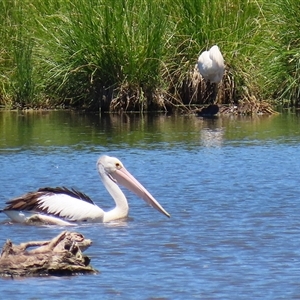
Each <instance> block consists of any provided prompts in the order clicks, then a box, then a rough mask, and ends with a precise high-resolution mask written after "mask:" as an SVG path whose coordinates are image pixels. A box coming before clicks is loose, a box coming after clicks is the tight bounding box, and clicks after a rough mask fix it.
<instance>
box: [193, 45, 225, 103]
mask: <svg viewBox="0 0 300 300" xmlns="http://www.w3.org/2000/svg"><path fill="white" fill-rule="evenodd" d="M224 69H225V67H224V59H223V56H222V53H221V51H220V49H219V47H218V46H217V45H214V46H212V47H211V48H210V49H209V51H204V52H202V53H201V54H200V56H199V58H198V70H199V72H200V74H201V76H202V77H203V78H204V79H205V81H206V86H207V89H208V90H210V93H211V95H210V103H212V104H213V103H214V101H215V99H216V97H217V91H218V84H219V82H220V81H221V80H222V78H223V75H224ZM211 89H212V91H211Z"/></svg>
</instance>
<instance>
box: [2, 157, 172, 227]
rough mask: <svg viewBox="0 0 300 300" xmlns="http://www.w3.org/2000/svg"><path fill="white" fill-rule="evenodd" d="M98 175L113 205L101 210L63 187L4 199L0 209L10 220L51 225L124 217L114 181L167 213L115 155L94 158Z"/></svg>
mask: <svg viewBox="0 0 300 300" xmlns="http://www.w3.org/2000/svg"><path fill="white" fill-rule="evenodd" d="M97 169H98V172H99V175H100V178H101V180H102V182H103V184H104V186H105V188H106V189H107V191H108V192H109V193H110V195H111V196H112V197H113V199H114V201H115V207H114V208H113V209H111V210H109V211H104V210H102V209H101V208H100V207H99V206H97V205H96V204H95V203H94V202H93V201H92V200H91V199H90V198H89V197H88V196H87V195H85V194H83V193H81V192H79V191H77V190H75V189H68V188H65V187H58V188H49V187H46V188H41V189H39V190H37V191H35V192H29V193H27V194H25V195H23V196H20V197H17V198H14V199H12V200H9V201H7V202H6V204H7V206H6V207H5V208H4V209H3V210H0V212H3V213H5V214H6V215H7V216H8V217H9V218H11V219H12V220H13V221H14V222H18V223H35V221H37V222H41V223H46V224H55V225H71V224H74V223H77V222H87V223H102V222H103V223H104V222H110V221H114V220H119V219H123V218H126V217H127V216H128V212H129V206H128V202H127V199H126V197H125V195H124V194H123V192H122V190H121V189H120V187H119V186H118V184H120V185H122V186H124V187H125V188H127V189H129V190H131V191H132V192H133V193H135V194H136V195H137V196H139V197H140V198H142V199H143V200H145V201H146V202H147V203H148V204H150V205H151V206H152V207H154V208H155V209H157V210H158V211H159V212H161V213H163V214H164V215H166V216H167V217H170V214H169V213H168V212H167V211H166V210H165V209H164V208H163V207H162V206H161V205H160V204H159V203H158V201H157V200H155V199H154V197H153V196H152V195H151V194H150V193H149V192H148V191H147V190H146V189H145V188H144V187H143V186H142V185H141V184H140V183H139V182H138V181H137V180H136V179H135V178H134V177H133V176H132V175H131V174H130V173H129V172H128V171H127V170H126V168H125V167H124V165H123V164H122V162H121V161H120V160H119V159H117V158H116V157H110V156H107V155H103V156H101V157H100V158H99V159H98V161H97Z"/></svg>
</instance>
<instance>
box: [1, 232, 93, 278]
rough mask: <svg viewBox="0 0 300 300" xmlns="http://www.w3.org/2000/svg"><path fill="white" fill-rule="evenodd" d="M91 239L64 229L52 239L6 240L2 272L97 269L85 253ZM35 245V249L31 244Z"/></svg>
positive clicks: (10, 274)
mask: <svg viewBox="0 0 300 300" xmlns="http://www.w3.org/2000/svg"><path fill="white" fill-rule="evenodd" d="M91 244H92V241H91V240H89V239H85V238H84V236H83V235H82V234H80V233H77V232H69V231H64V232H62V233H60V234H59V235H58V236H56V237H54V238H53V239H52V240H50V241H29V242H26V243H21V244H20V245H14V244H13V243H12V242H11V241H10V240H7V241H6V243H5V244H4V246H3V248H2V253H1V257H0V276H1V277H19V276H49V275H56V276H61V275H76V274H87V273H91V274H93V273H98V271H97V270H95V269H94V268H93V267H91V266H90V258H89V257H88V256H86V255H83V253H82V252H83V251H84V250H86V249H87V248H88V247H89V246H90V245H91ZM31 247H35V248H34V249H32V250H28V248H31Z"/></svg>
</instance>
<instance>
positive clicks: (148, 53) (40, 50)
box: [0, 0, 300, 110]
mask: <svg viewBox="0 0 300 300" xmlns="http://www.w3.org/2000/svg"><path fill="white" fill-rule="evenodd" d="M0 9H1V11H2V12H3V13H2V14H1V15H0V26H1V27H0V38H1V42H0V43H1V44H0V101H1V104H2V105H4V106H12V107H16V106H21V107H27V106H39V105H41V106H47V105H49V106H57V105H72V106H79V107H88V108H92V109H104V110H107V109H109V106H110V105H112V103H113V104H114V107H115V108H122V107H127V108H128V109H149V108H158V107H159V105H162V106H163V105H165V104H166V102H168V101H171V102H172V101H175V103H178V102H180V101H182V97H183V93H184V88H183V87H184V83H185V82H187V81H188V80H189V78H190V76H191V75H190V74H191V73H192V71H193V69H194V66H195V64H196V62H197V58H198V56H199V54H200V53H201V52H202V51H203V50H205V49H207V48H209V47H211V46H212V45H213V44H218V45H219V47H220V48H221V51H222V53H223V55H224V58H225V62H226V65H227V72H226V76H227V77H228V78H230V80H227V83H228V82H229V81H230V84H231V85H232V86H233V88H234V89H235V93H234V95H233V96H234V97H236V98H238V99H240V98H243V97H244V96H245V95H254V96H256V97H257V98H258V99H261V98H264V99H275V100H277V101H281V100H282V99H287V101H289V103H294V104H295V99H299V93H300V92H299V87H298V86H299V84H298V83H299V53H298V46H299V45H298V44H299V43H298V41H299V21H298V20H299V14H300V13H299V11H300V10H299V4H298V2H297V1H296V0H277V1H275V2H272V3H270V1H268V0H240V1H238V0H230V1H219V0H210V1H208V0H201V1H192V0H180V1H179V0H173V1H171V0H165V1H162V0H154V1H148V0H126V1H125V0H120V1H114V0H74V1H63V0H31V1H29V0H25V1H22V2H19V1H16V0H3V1H1V2H0ZM224 88H225V89H226V88H227V87H226V86H225V87H224ZM233 96H232V95H231V96H230V97H233ZM230 97H229V98H230ZM159 101H160V103H158V104H157V105H156V106H155V105H153V103H155V102H159ZM226 101H227V102H230V101H232V99H225V102H226ZM130 103H131V104H132V103H133V105H131V106H130Z"/></svg>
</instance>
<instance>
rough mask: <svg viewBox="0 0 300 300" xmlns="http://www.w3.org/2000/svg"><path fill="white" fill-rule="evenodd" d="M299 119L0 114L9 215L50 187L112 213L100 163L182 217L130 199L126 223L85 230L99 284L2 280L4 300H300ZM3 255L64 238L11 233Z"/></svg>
mask: <svg viewBox="0 0 300 300" xmlns="http://www.w3.org/2000/svg"><path fill="white" fill-rule="evenodd" d="M299 123H300V118H299V116H297V115H295V114H281V115H279V116H273V117H258V118H236V117H226V118H219V119H214V120H202V119H199V118H196V117H188V116H173V117H167V116H155V117H150V116H145V117H140V116H138V115H132V116H126V115H124V116H114V115H112V116H106V117H102V118H100V117H99V116H97V115H87V114H80V113H69V112H46V113H25V114H21V113H16V112H10V113H5V112H1V113H0V126H1V136H0V155H1V162H0V166H1V187H0V192H1V193H0V197H1V198H0V205H1V207H3V206H4V203H5V201H6V200H7V199H10V198H12V197H15V196H18V195H21V194H22V193H24V192H27V191H30V190H35V189H37V188H38V187H42V186H60V185H65V186H68V187H75V188H78V189H80V190H82V191H84V192H85V193H87V194H88V195H90V196H91V197H92V198H93V199H94V200H95V201H96V202H97V203H98V204H99V205H100V206H101V207H103V208H105V209H108V208H110V207H111V206H112V204H113V202H112V200H111V198H110V196H109V195H108V194H107V192H106V191H104V190H103V187H102V184H101V182H100V180H99V178H98V175H97V172H96V168H95V164H96V160H97V158H98V156H99V155H101V154H103V153H106V154H109V155H114V156H117V157H119V158H120V159H121V160H122V161H123V163H124V164H125V166H126V167H127V169H128V170H129V171H130V172H131V173H132V174H133V175H134V176H135V177H136V178H137V179H138V180H139V181H141V182H142V183H143V184H144V185H145V186H146V188H147V189H148V190H149V191H150V192H151V193H152V194H153V195H154V196H155V198H156V199H157V200H158V201H159V202H160V203H161V204H162V205H163V206H164V208H165V209H166V210H167V211H168V212H169V213H170V214H171V215H172V217H171V219H168V218H166V217H165V216H163V215H162V214H160V213H158V212H157V211H156V210H154V209H152V208H151V207H148V206H147V205H146V204H145V203H144V202H143V201H142V200H140V199H138V198H137V197H135V196H134V195H132V194H131V193H129V192H127V191H125V193H126V195H127V197H128V201H129V204H130V209H131V210H130V218H129V219H128V220H127V221H126V222H114V223H111V224H96V225H85V226H76V227H75V228H73V229H74V230H75V231H79V232H81V233H83V234H84V235H85V236H86V237H87V238H90V239H92V240H93V245H92V246H91V247H90V248H89V249H88V250H87V251H86V254H87V255H88V256H90V257H91V259H92V261H91V264H92V266H93V267H94V268H96V269H98V270H99V271H100V274H98V275H88V276H74V277H63V278H61V277H49V278H26V279H19V280H11V279H0V294H1V298H3V299H20V298H22V299H53V298H55V297H56V298H59V299H82V298H84V299H96V298H97V299H299V298H300V284H299V283H300V279H299V278H300V230H299V228H300V200H299V178H300V176H299V175H300V167H299V162H298V157H299V151H300V126H299ZM0 222H1V223H0V244H1V245H2V244H3V243H4V242H5V240H6V239H7V238H10V239H12V241H13V242H14V243H20V242H24V241H28V240H41V239H42V240H44V239H51V238H53V237H54V236H55V235H57V234H58V233H60V232H61V231H62V230H64V229H65V228H63V227H55V226H54V227H47V226H44V227H34V226H22V225H18V224H9V223H8V222H7V218H6V217H5V216H4V215H0Z"/></svg>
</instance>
